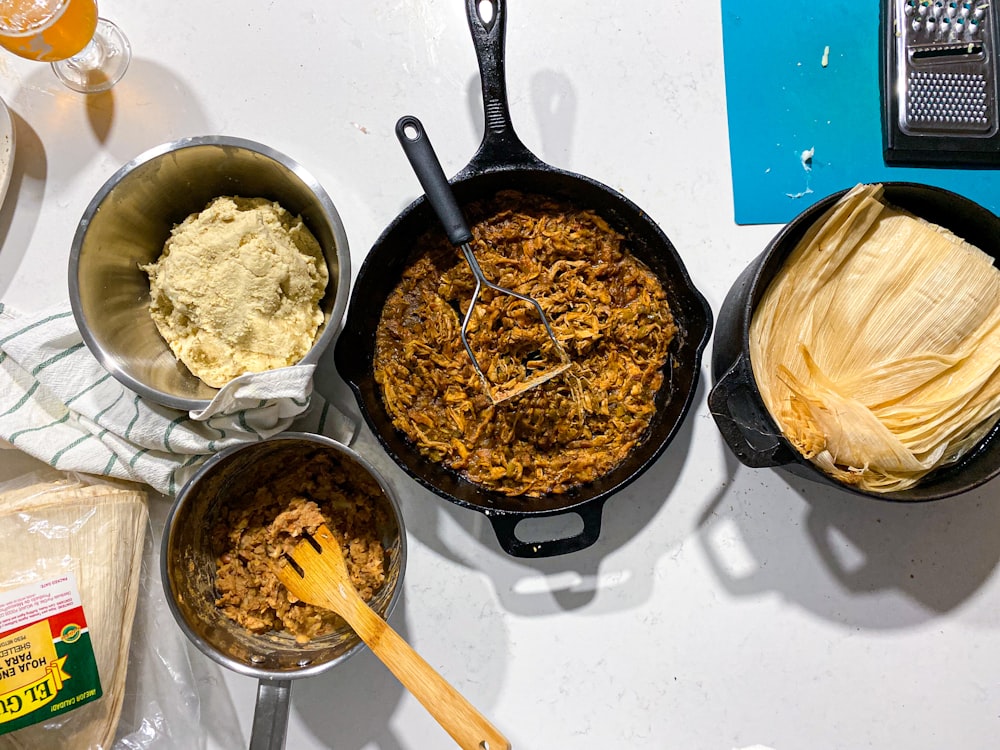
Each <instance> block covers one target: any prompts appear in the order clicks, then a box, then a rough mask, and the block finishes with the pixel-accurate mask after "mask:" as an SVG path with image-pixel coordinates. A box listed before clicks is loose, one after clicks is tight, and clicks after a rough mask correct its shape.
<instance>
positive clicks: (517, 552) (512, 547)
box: [487, 500, 604, 557]
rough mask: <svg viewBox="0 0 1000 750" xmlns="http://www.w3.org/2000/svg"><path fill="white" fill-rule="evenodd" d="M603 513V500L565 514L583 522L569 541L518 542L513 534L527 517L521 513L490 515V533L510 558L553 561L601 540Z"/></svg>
mask: <svg viewBox="0 0 1000 750" xmlns="http://www.w3.org/2000/svg"><path fill="white" fill-rule="evenodd" d="M603 511H604V501H603V500H591V501H589V502H588V503H586V504H585V505H582V506H580V507H579V508H574V509H573V510H571V511H567V512H568V513H576V514H577V515H578V516H580V518H581V520H583V530H582V531H581V532H580V533H579V534H576V535H575V536H571V537H564V538H562V539H548V540H541V541H535V542H525V541H522V540H521V539H518V538H517V535H516V534H515V533H514V530H515V529H516V528H517V525H518V524H519V523H520V522H521V521H523V520H524V519H525V518H528V516H526V515H523V514H520V513H509V514H506V513H505V514H493V513H491V514H489V515H488V516H487V518H489V521H490V523H491V524H492V525H493V533H495V534H496V535H497V541H498V542H500V546H501V547H503V550H504V552H506V553H507V554H508V555H512V556H513V557H555V556H556V555H567V554H569V553H570V552H579V551H580V550H582V549H586V548H587V547H589V546H590V545H592V544H593V543H594V542H596V541H597V539H598V537H600V536H601V515H602V513H603Z"/></svg>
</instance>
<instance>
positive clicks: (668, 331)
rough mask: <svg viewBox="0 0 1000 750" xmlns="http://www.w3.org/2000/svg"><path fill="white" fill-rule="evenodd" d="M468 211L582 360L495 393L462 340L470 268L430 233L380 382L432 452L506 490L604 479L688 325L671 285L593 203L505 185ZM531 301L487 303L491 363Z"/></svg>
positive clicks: (390, 303) (499, 271)
mask: <svg viewBox="0 0 1000 750" xmlns="http://www.w3.org/2000/svg"><path fill="white" fill-rule="evenodd" d="M465 212H466V216H467V217H468V220H469V223H470V225H471V229H472V234H473V241H472V242H471V243H470V244H471V246H472V249H473V252H474V253H475V255H476V258H477V260H478V261H479V264H480V265H481V266H482V269H483V271H484V272H485V274H486V276H487V278H489V279H491V280H492V281H494V282H495V283H498V284H500V285H501V286H505V287H508V288H511V289H513V290H515V291H517V292H519V293H521V294H526V295H528V296H531V297H533V298H535V299H537V300H538V301H539V303H540V304H541V306H542V308H543V309H544V310H545V314H546V316H547V317H548V319H549V322H550V324H551V326H552V328H553V331H554V333H555V336H556V338H557V339H558V340H559V342H560V343H561V344H562V345H563V347H564V348H565V349H566V351H567V352H568V354H569V356H570V359H571V360H572V363H573V364H572V366H571V367H570V368H569V369H568V370H567V371H565V372H564V373H562V374H560V375H558V376H556V377H555V378H553V379H551V380H549V381H547V382H545V383H543V384H542V385H540V386H537V387H536V388H533V389H532V390H529V391H527V392H525V393H523V394H521V395H519V396H515V397H514V398H512V399H509V400H507V401H503V402H501V403H498V404H493V403H492V401H491V400H490V398H489V397H488V395H487V392H486V390H485V387H484V384H483V383H482V381H481V380H480V379H479V378H478V377H477V375H476V373H475V370H474V369H473V367H472V363H471V361H470V359H469V357H468V354H467V353H466V351H465V349H464V347H463V346H462V343H461V341H460V338H459V331H460V328H461V323H462V320H461V317H460V316H461V315H464V313H465V310H466V308H467V306H468V304H469V302H470V301H471V298H472V292H473V288H474V283H475V282H474V279H473V276H472V273H471V272H470V270H469V268H468V265H467V264H466V262H465V260H464V259H463V257H462V255H461V253H460V252H459V251H458V250H457V249H456V248H454V247H452V246H451V245H450V244H449V242H448V241H447V239H446V238H445V237H444V235H443V234H442V233H441V232H440V231H431V232H428V233H427V234H425V235H424V236H422V237H421V238H420V239H419V240H418V246H417V255H416V257H417V259H416V261H415V262H411V263H410V265H409V266H408V267H407V269H406V271H405V272H404V274H403V277H402V279H401V281H400V283H399V284H398V286H397V287H396V288H395V289H394V290H393V292H392V293H391V294H390V296H389V298H388V299H387V301H386V304H385V306H384V308H383V310H382V316H381V320H380V322H379V326H378V329H377V333H376V346H375V361H374V369H375V380H376V382H377V383H378V384H379V387H380V390H381V395H382V399H383V402H384V403H385V406H386V409H387V411H388V412H389V414H390V416H391V418H392V420H393V423H394V424H395V425H396V427H397V428H398V429H399V430H401V431H402V432H403V433H405V434H406V435H407V436H408V437H409V438H410V440H412V441H413V443H414V444H415V445H416V446H417V448H418V449H419V450H420V451H421V453H423V454H424V455H426V456H427V457H428V458H430V459H431V460H433V461H437V462H441V463H442V464H444V465H445V466H447V467H449V468H451V469H452V470H454V471H457V472H459V473H461V474H462V475H463V476H465V477H466V478H467V479H468V480H469V481H471V482H474V483H476V484H479V485H482V486H484V487H487V488H489V489H491V490H494V491H497V492H501V493H505V494H508V495H524V496H529V497H536V496H539V495H542V494H547V493H561V492H565V491H566V490H568V489H570V488H572V487H574V486H577V485H580V484H583V483H586V482H590V481H592V480H594V479H597V478H599V477H601V476H602V475H604V474H606V473H607V472H608V471H610V470H611V469H613V468H614V467H615V466H616V465H617V464H619V463H620V462H621V461H622V459H624V458H625V456H626V455H628V453H629V451H631V449H632V448H633V447H634V446H635V445H636V444H637V443H638V442H640V441H641V439H642V437H643V434H644V432H645V430H646V428H647V427H648V425H649V423H650V420H651V418H652V416H653V413H654V397H655V395H656V392H657V391H658V390H659V388H660V385H661V384H662V382H663V368H664V365H665V363H666V362H667V357H668V355H667V349H668V347H669V345H670V342H671V340H672V339H673V337H674V335H675V334H676V333H677V327H676V325H675V323H674V318H673V316H672V314H671V311H670V307H669V305H668V301H667V294H666V292H665V291H664V289H663V286H662V284H661V283H660V281H659V279H657V278H656V276H655V274H653V273H652V272H651V271H650V270H649V269H648V268H646V267H645V266H644V265H643V264H642V263H641V262H640V261H639V260H638V259H636V258H635V257H633V256H632V255H631V254H630V253H629V252H628V250H627V249H626V247H625V244H624V238H623V237H622V236H621V235H620V234H618V233H617V232H616V231H615V230H613V229H612V228H611V227H610V226H609V225H608V224H607V222H605V221H604V220H603V219H602V218H601V217H600V216H598V215H597V214H595V213H594V212H592V211H589V210H581V209H578V208H575V207H574V206H572V205H570V204H568V203H564V202H558V201H555V200H553V199H550V198H546V197H542V196H537V195H524V194H521V193H518V192H514V191H504V192H501V193H498V194H497V195H496V196H494V197H493V199H491V200H490V201H484V202H482V203H478V204H474V205H471V206H467V207H466V208H465ZM505 307H509V310H507V309H504V308H505ZM524 307H525V306H524V305H523V304H522V303H518V302H516V301H514V302H512V301H511V300H510V298H507V297H502V296H495V297H493V298H492V299H491V298H490V297H489V296H487V297H484V298H482V299H481V300H480V301H479V302H478V303H477V304H476V308H475V311H474V321H473V327H472V328H470V331H473V330H474V335H475V337H476V339H477V348H476V349H475V350H476V352H477V358H479V359H480V364H481V366H483V365H484V364H485V365H486V366H484V369H487V367H489V368H491V370H495V365H496V361H497V359H496V357H495V355H496V353H497V352H500V351H503V350H504V348H505V347H509V346H510V343H511V333H510V332H511V330H516V329H517V328H518V322H517V320H516V319H512V318H516V317H517V316H518V315H521V316H523V314H524ZM518 308H519V309H518ZM521 330H522V331H524V330H525V329H524V327H523V326H521ZM491 334H492V335H493V336H494V337H495V340H494V342H493V346H490V340H489V339H490V335H491ZM504 336H506V337H507V338H506V339H504ZM471 337H472V336H470V338H471ZM536 343H537V342H536ZM479 346H482V347H484V349H483V351H484V352H486V353H485V354H484V356H483V357H480V356H479V352H480V349H479V348H478V347H479ZM529 348H530V347H529ZM487 350H488V351H487ZM484 359H485V360H487V361H486V362H485V363H484V362H483V360H484Z"/></svg>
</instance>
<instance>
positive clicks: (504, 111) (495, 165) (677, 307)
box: [334, 0, 712, 557]
mask: <svg viewBox="0 0 1000 750" xmlns="http://www.w3.org/2000/svg"><path fill="white" fill-rule="evenodd" d="M478 5H479V2H478V0H466V12H467V15H468V20H469V28H470V30H471V32H472V39H473V42H474V44H475V48H476V54H477V57H478V60H479V72H480V77H481V80H482V88H483V105H484V110H485V113H486V127H485V134H484V136H483V142H482V145H481V146H480V147H479V150H478V151H477V153H476V154H475V156H473V158H472V160H471V161H470V162H469V164H468V165H467V166H466V167H465V168H464V169H463V170H462V171H461V172H459V173H458V174H457V175H456V176H455V177H454V178H452V180H451V185H452V189H453V191H454V193H455V197H456V199H457V200H458V202H459V204H460V205H466V204H468V203H470V202H473V201H476V200H479V199H482V198H486V197H489V196H492V195H494V194H496V193H497V192H498V191H500V190H505V189H515V190H520V191H522V192H526V193H538V194H543V195H548V196H553V197H557V198H562V199H565V200H569V201H570V202H572V203H574V204H576V205H577V206H581V207H587V208H591V209H594V210H595V211H597V212H598V213H599V214H600V215H601V216H602V217H603V218H604V219H605V221H607V222H608V223H609V224H611V225H612V226H613V227H614V228H615V229H616V230H618V231H619V232H621V233H622V234H623V235H625V236H626V238H627V239H628V241H629V247H630V249H631V251H632V252H633V254H634V255H635V256H636V257H637V258H639V259H640V260H642V261H643V262H644V263H645V264H646V265H647V266H649V268H650V269H651V270H652V271H653V272H654V273H656V275H657V276H658V277H659V278H660V281H661V282H662V283H663V284H664V287H665V288H666V290H667V292H668V293H669V295H670V304H671V309H672V311H673V314H674V316H675V318H676V320H677V323H678V325H679V327H680V329H681V331H682V332H683V333H682V334H681V335H678V336H677V337H675V340H674V343H673V344H672V347H671V351H670V361H669V362H668V363H667V365H666V367H665V368H664V369H665V378H664V385H663V386H662V388H661V389H660V391H659V392H658V393H657V395H656V405H657V412H656V416H655V417H654V419H653V421H652V423H651V425H650V427H649V430H648V435H647V436H646V438H645V440H644V441H643V442H642V443H641V444H640V445H638V446H636V447H635V448H634V449H633V451H632V452H631V453H630V454H629V456H628V457H627V458H626V459H625V461H624V462H623V463H621V464H620V465H619V466H618V467H616V468H615V469H614V470H612V471H611V472H609V473H608V474H606V475H605V476H603V477H602V478H600V479H599V480H597V481H595V482H592V483H590V484H587V485H585V486H582V487H578V488H575V489H573V490H571V491H568V492H565V493H562V494H551V495H547V496H542V497H538V498H523V497H508V496H506V495H503V494H500V493H496V492H490V491H488V490H485V489H483V488H482V487H479V486H477V485H474V484H472V483H471V482H468V481H467V480H465V479H463V478H462V477H460V476H459V475H458V474H457V473H455V472H452V471H450V470H448V469H445V468H444V467H442V466H441V465H439V464H436V463H433V462H431V461H429V460H427V459H426V458H424V457H423V456H422V455H420V453H419V452H418V451H417V450H416V448H415V447H414V446H413V444H412V443H410V442H409V440H408V439H407V438H406V437H405V436H404V435H403V434H402V433H401V432H399V431H398V430H396V428H395V427H394V426H393V424H392V422H391V420H390V418H389V416H388V414H387V413H386V411H385V408H384V406H383V404H382V399H381V396H380V395H379V391H378V387H377V385H376V383H375V380H374V376H373V370H372V362H373V358H374V350H375V330H376V328H377V326H378V321H379V316H380V314H381V311H382V308H383V306H384V304H385V301H386V299H387V298H388V296H389V294H390V292H391V291H392V290H393V288H394V287H395V286H396V284H397V283H398V282H399V280H400V278H401V276H402V273H403V271H404V269H406V268H407V267H408V266H409V265H410V263H411V262H412V258H411V252H412V249H413V246H414V244H415V240H416V239H417V238H418V237H419V236H420V235H421V234H423V233H424V232H425V231H427V230H428V229H431V228H434V229H436V230H438V231H442V230H441V229H440V224H439V221H438V219H437V217H436V216H435V214H434V212H433V210H432V208H431V206H430V204H429V203H428V202H427V201H426V200H425V198H423V197H421V198H419V199H418V200H416V201H414V202H413V203H412V204H411V205H410V206H409V207H407V208H406V210H404V211H403V213H401V214H400V215H399V216H398V217H397V218H396V219H395V220H394V221H393V222H392V224H390V225H389V226H388V227H387V228H386V230H385V231H384V232H383V233H382V235H381V236H380V237H379V238H378V240H377V241H376V242H375V245H374V246H373V247H372V249H371V251H370V252H369V253H368V256H367V257H366V259H365V261H364V263H363V265H362V266H361V269H360V270H359V272H358V277H357V280H356V282H355V287H354V291H353V294H352V295H351V303H350V306H349V308H348V312H347V318H346V322H345V325H344V329H343V331H342V333H341V335H340V338H339V340H338V342H337V344H336V347H335V350H334V361H335V364H336V366H337V370H338V372H339V373H340V375H341V377H343V378H344V380H345V381H346V382H347V383H348V384H349V385H350V386H351V388H352V390H353V391H354V394H355V396H356V398H357V401H358V404H359V406H360V409H361V412H362V414H363V415H364V418H365V421H366V422H367V423H368V425H369V427H371V429H372V432H373V433H374V434H375V435H376V436H377V437H378V439H379V441H380V442H381V444H382V446H383V447H384V448H385V450H386V451H387V452H388V454H389V455H390V456H391V457H392V459H393V460H394V461H396V463H397V464H399V465H400V466H401V467H402V468H403V469H404V470H405V471H406V472H407V473H409V474H410V475H411V476H412V477H414V478H415V479H416V480H417V481H418V482H420V483H421V484H423V485H424V486H425V487H427V488H429V489H431V490H432V491H434V492H435V493H437V494H438V495H440V496H441V497H443V498H445V499H446V500H449V501H451V502H453V503H455V504H457V505H460V506H462V507H465V508H470V509H472V510H477V511H480V512H482V513H483V514H484V515H485V516H486V517H487V518H488V519H489V521H490V523H491V524H492V526H493V530H494V532H495V533H496V536H497V539H498V540H499V542H500V545H501V546H502V547H503V549H504V550H505V551H506V552H507V553H508V554H511V555H514V556H518V557H548V556H553V555H561V554H566V553H568V552H573V551H576V550H580V549H583V548H585V547H588V546H590V545H591V544H593V543H594V542H595V541H597V538H598V536H599V535H600V529H601V515H602V508H603V505H604V502H605V500H606V499H607V498H608V497H609V496H611V495H612V494H613V493H615V492H617V491H618V490H620V489H622V488H623V487H625V486H626V485H627V484H629V483H630V482H632V481H633V480H634V479H636V478H637V477H638V476H639V475H640V474H642V472H643V471H645V470H646V469H647V468H648V467H649V466H650V465H651V464H652V463H653V462H654V461H655V460H656V458H657V457H658V456H659V455H660V454H661V453H662V451H663V450H664V449H665V448H666V447H667V444H668V443H669V442H670V441H671V439H672V438H673V437H674V435H675V434H676V433H677V431H678V429H679V427H680V425H681V422H682V421H683V419H684V416H685V415H686V413H687V411H688V409H689V407H690V405H691V402H692V399H693V397H694V393H695V390H696V388H697V385H698V377H699V371H700V368H701V354H702V351H703V349H704V347H705V345H706V343H707V341H708V337H709V335H710V333H711V328H712V311H711V308H710V307H709V306H708V303H707V302H706V301H705V299H704V297H703V296H702V295H701V294H700V293H699V292H698V290H697V289H696V288H695V287H694V285H693V284H692V283H691V280H690V277H689V276H688V273H687V271H686V270H685V268H684V264H683V263H682V262H681V259H680V257H679V256H678V254H677V251H676V250H675V249H674V247H673V245H671V243H670V240H668V239H667V237H666V236H665V235H664V234H663V232H662V231H661V230H660V228H659V227H658V226H657V225H656V224H655V223H654V222H653V221H652V219H650V218H649V216H648V215H647V214H646V213H645V212H644V211H642V209H640V208H638V207H637V206H636V205H634V204H633V203H632V202H631V201H629V200H628V199H627V198H625V197H624V196H622V195H620V194H619V193H617V192H615V191H614V190H612V189H611V188H608V187H606V186H604V185H602V184H601V183H599V182H597V181H595V180H592V179H590V178H588V177H583V176H581V175H577V174H573V173H571V172H566V171H563V170H560V169H556V168H555V167H552V166H549V165H547V164H545V163H543V162H542V161H540V160H539V159H538V158H537V157H535V156H534V155H533V154H532V153H531V152H530V151H528V149H527V148H526V147H525V146H524V144H522V143H521V141H520V140H519V139H518V137H517V135H516V134H515V133H514V128H513V126H512V124H511V121H510V111H509V109H508V105H507V90H506V81H505V76H504V59H503V51H504V34H505V20H506V2H505V0H493V2H492V5H493V16H492V18H491V19H490V20H489V21H488V22H487V21H484V20H483V18H482V17H481V16H480V14H479V10H478V7H477V6H478ZM400 156H401V158H402V154H401V155H400ZM567 512H573V513H576V514H578V515H579V516H580V517H581V518H582V520H583V526H584V528H583V530H582V531H581V532H580V533H579V534H578V535H576V536H573V537H570V538H562V539H553V540H543V541H539V542H531V543H526V542H524V541H522V540H520V539H518V538H517V536H516V535H515V533H514V528H515V526H516V525H517V524H518V523H519V522H520V521H521V520H523V519H525V518H530V517H534V518H537V517H543V516H552V515H558V514H562V513H567Z"/></svg>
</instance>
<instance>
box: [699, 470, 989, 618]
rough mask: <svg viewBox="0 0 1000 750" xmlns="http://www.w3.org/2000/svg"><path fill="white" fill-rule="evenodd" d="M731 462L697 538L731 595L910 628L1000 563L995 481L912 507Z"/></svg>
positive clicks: (969, 590)
mask: <svg viewBox="0 0 1000 750" xmlns="http://www.w3.org/2000/svg"><path fill="white" fill-rule="evenodd" d="M726 461H727V464H728V466H729V470H730V471H729V475H730V476H731V477H732V478H733V479H732V482H731V484H730V486H729V487H727V488H726V490H725V491H724V492H722V493H720V495H719V496H718V497H717V498H716V499H715V500H714V501H713V502H712V503H711V504H710V505H709V506H708V507H706V509H705V510H704V512H703V513H702V516H701V519H700V524H699V531H698V536H699V539H700V542H701V544H702V546H703V548H704V551H705V553H706V556H707V559H708V563H709V565H710V566H711V568H712V570H713V571H714V573H715V575H716V576H717V578H718V579H719V581H720V582H721V584H722V585H723V586H724V587H725V589H726V590H727V591H728V592H729V593H731V594H733V595H734V596H737V597H754V596H760V595H764V594H767V593H775V594H778V595H780V596H782V597H784V598H785V599H786V600H788V601H789V602H791V603H793V604H797V605H799V606H801V607H803V608H805V609H807V610H809V611H812V612H814V613H816V614H818V615H821V616H823V617H824V618H826V619H828V620H830V621H833V622H840V623H843V624H846V625H851V626H859V627H861V626H863V627H868V628H885V629H889V628H900V627H908V626H912V625H916V624H920V623H922V622H926V621H928V620H932V619H934V618H935V617H936V616H939V615H942V614H945V613H947V612H950V611H952V610H954V609H956V608H958V607H959V606H961V605H962V604H963V603H965V602H967V601H968V600H969V599H970V598H971V597H972V596H973V595H974V594H975V593H976V591H977V590H978V589H979V588H980V587H981V586H982V585H983V583H984V582H985V581H986V580H987V579H988V578H989V577H990V576H991V575H992V573H993V571H994V570H995V568H996V567H997V562H998V560H1000V545H998V544H997V543H996V540H997V538H998V537H1000V503H997V502H996V497H997V490H998V489H1000V483H998V481H997V480H994V481H993V482H991V483H989V484H987V485H984V486H982V487H979V488H978V489H976V490H973V491H971V492H968V493H965V494H962V495H958V496H954V497H951V498H946V499H944V500H938V501H934V502H926V503H913V504H907V503H897V502H888V501H882V500H877V499H871V498H867V497H861V496H857V495H854V494H851V493H848V492H844V491H842V490H839V489H837V488H834V487H828V486H826V485H823V484H819V483H816V482H810V481H809V480H806V479H801V478H799V477H795V476H793V475H791V474H787V473H786V472H783V471H776V470H772V469H758V470H753V469H746V468H743V467H742V466H741V465H740V464H739V463H738V462H737V460H736V459H735V457H733V456H732V455H731V454H727V457H726ZM779 479H780V481H776V480H779ZM758 484H763V485H764V486H765V487H766V488H767V489H766V490H764V491H761V488H760V487H759V486H757V485H758ZM797 514H798V515H800V516H801V520H800V521H798V522H797V523H792V524H790V523H789V522H788V519H789V518H794V517H795V516H796V515H797ZM734 540H736V544H737V545H738V547H739V552H738V553H737V554H736V555H735V556H734V555H733V554H732V553H731V551H727V548H729V547H731V545H732V544H733V542H734ZM720 542H722V543H720ZM734 559H735V560H736V564H735V565H734V564H733V562H734Z"/></svg>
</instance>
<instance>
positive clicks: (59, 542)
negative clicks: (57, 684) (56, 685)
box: [0, 473, 147, 750]
mask: <svg viewBox="0 0 1000 750" xmlns="http://www.w3.org/2000/svg"><path fill="white" fill-rule="evenodd" d="M146 527H147V506H146V493H145V492H143V491H141V490H138V489H135V488H134V486H132V485H129V486H124V484H123V486H118V485H111V484H105V483H100V484H87V483H84V482H81V481H77V480H76V479H75V478H72V477H64V476H62V475H61V474H55V473H53V474H52V476H51V477H49V476H48V475H46V476H44V477H40V480H39V481H34V478H32V479H31V480H28V481H26V482H24V483H22V484H21V485H20V486H16V487H15V488H8V489H6V490H5V491H0V539H3V543H2V544H0V592H7V593H8V594H9V593H11V592H16V591H18V590H19V589H20V588H21V587H23V586H25V585H26V584H44V583H45V582H46V581H52V580H62V579H65V578H67V577H70V578H72V579H73V580H75V583H76V586H77V589H78V591H79V599H80V604H81V606H82V608H83V612H84V615H85V617H86V625H87V628H88V629H89V636H90V641H91V644H92V647H93V653H94V660H95V661H96V665H97V670H98V674H99V676H100V685H101V689H102V691H103V695H102V696H101V697H100V698H98V699H97V700H94V701H92V702H88V703H85V704H83V705H81V706H80V707H79V708H74V709H73V710H69V711H67V712H66V713H62V714H59V715H58V716H52V717H51V718H49V719H46V720H45V721H44V722H41V723H37V724H34V725H32V726H28V727H25V728H23V729H18V730H17V731H14V732H12V733H10V734H5V735H2V736H0V748H30V749H31V750H46V749H47V748H53V749H55V748H60V749H64V748H81V749H94V750H96V749H99V748H103V749H104V750H106V749H107V748H110V747H111V745H112V742H113V740H114V736H115V730H116V727H117V724H118V719H119V716H120V713H121V709H122V700H123V695H124V689H125V673H126V667H127V665H128V652H129V643H130V641H131V635H132V622H133V618H134V615H135V609H136V601H137V598H138V595H139V578H140V571H141V560H142V553H143V541H144V538H145V533H146ZM69 637H71V636H70V635H69V634H68V633H64V640H65V639H68V638H69ZM67 672H68V673H69V672H72V670H70V669H68V665H67ZM69 677H70V679H68V680H66V684H68V685H72V684H74V680H75V681H76V683H80V682H81V680H82V677H81V676H80V675H79V674H75V675H74V674H69ZM73 692H76V690H74V691H73Z"/></svg>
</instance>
